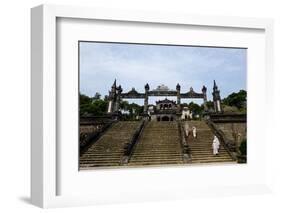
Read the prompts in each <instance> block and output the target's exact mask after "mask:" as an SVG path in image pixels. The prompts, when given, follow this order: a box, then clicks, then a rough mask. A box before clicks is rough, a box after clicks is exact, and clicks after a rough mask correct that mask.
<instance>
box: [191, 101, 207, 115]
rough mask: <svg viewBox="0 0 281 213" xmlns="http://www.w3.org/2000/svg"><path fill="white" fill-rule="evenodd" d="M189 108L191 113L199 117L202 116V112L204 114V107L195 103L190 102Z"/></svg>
mask: <svg viewBox="0 0 281 213" xmlns="http://www.w3.org/2000/svg"><path fill="white" fill-rule="evenodd" d="M188 108H189V110H190V111H191V112H193V113H194V114H198V115H201V114H202V112H203V109H204V108H203V106H200V105H198V104H196V103H194V102H190V103H189V104H188Z"/></svg>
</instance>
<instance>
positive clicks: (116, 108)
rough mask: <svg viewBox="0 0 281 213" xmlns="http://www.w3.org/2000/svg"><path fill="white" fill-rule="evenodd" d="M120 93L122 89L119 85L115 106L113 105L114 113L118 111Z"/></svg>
mask: <svg viewBox="0 0 281 213" xmlns="http://www.w3.org/2000/svg"><path fill="white" fill-rule="evenodd" d="M122 91H123V89H122V87H121V85H119V87H118V88H117V96H116V104H115V110H114V111H115V112H118V111H119V107H120V103H121V93H122Z"/></svg>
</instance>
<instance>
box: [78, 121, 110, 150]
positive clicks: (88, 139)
mask: <svg viewBox="0 0 281 213" xmlns="http://www.w3.org/2000/svg"><path fill="white" fill-rule="evenodd" d="M113 123H114V121H110V122H108V123H106V124H104V125H103V126H102V128H100V129H98V130H97V131H95V132H92V133H83V134H80V139H79V140H80V141H79V149H80V155H82V154H83V153H85V152H86V151H87V149H88V148H89V147H90V146H92V145H93V144H94V143H95V142H97V140H98V139H99V138H100V137H101V136H102V135H103V134H104V132H105V131H106V130H107V129H109V127H111V125H112V124H113Z"/></svg>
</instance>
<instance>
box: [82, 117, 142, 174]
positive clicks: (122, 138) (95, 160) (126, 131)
mask: <svg viewBox="0 0 281 213" xmlns="http://www.w3.org/2000/svg"><path fill="white" fill-rule="evenodd" d="M139 125H140V122H139V121H119V122H117V123H114V124H113V125H112V126H111V127H110V128H109V129H108V130H107V131H106V132H105V133H104V135H102V136H101V137H100V138H99V139H98V141H96V142H95V143H94V144H93V145H92V146H90V147H89V149H88V150H87V151H86V152H85V153H83V154H82V156H80V162H79V163H80V169H87V168H91V167H107V166H119V165H120V159H121V157H122V156H123V150H124V149H123V148H124V144H125V143H127V142H129V140H130V139H131V137H132V135H133V134H134V131H135V130H136V128H137V127H138V126H139Z"/></svg>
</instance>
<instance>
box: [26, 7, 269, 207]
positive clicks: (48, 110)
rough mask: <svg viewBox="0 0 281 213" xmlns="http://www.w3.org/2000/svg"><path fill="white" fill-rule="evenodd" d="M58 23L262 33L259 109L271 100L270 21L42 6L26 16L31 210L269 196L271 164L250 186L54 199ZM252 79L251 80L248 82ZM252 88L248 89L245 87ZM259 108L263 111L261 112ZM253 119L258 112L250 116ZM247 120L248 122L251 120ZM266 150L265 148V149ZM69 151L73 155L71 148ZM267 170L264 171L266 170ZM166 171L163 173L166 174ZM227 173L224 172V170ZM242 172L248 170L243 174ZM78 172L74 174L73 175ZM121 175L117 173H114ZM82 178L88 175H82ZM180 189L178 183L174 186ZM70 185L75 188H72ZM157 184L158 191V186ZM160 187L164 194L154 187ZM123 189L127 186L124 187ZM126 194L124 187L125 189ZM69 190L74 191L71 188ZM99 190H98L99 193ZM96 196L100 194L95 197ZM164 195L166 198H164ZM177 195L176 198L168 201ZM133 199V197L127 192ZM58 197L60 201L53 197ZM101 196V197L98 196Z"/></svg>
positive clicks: (57, 169)
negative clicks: (28, 26) (33, 207)
mask: <svg viewBox="0 0 281 213" xmlns="http://www.w3.org/2000/svg"><path fill="white" fill-rule="evenodd" d="M59 18H64V19H80V20H86V19H87V20H108V21H119V22H121V23H122V22H134V23H153V24H155V25H168V26H173V25H174V26H179V25H180V26H200V27H203V28H204V27H206V28H220V29H222V28H224V29H227V30H229V31H231V30H234V29H238V30H239V29H242V30H244V29H245V30H251V29H253V30H260V31H263V35H264V38H263V40H264V41H265V48H264V54H265V58H264V65H265V67H264V69H262V70H263V71H262V73H261V74H262V75H264V76H265V77H266V78H265V79H263V80H264V84H265V90H266V91H265V93H264V94H262V95H263V97H264V98H266V103H263V104H264V105H263V106H265V105H266V106H269V107H270V106H272V105H273V102H274V97H273V96H270V95H268V94H269V93H270V91H272V90H273V84H272V82H273V80H272V79H273V78H274V76H273V61H272V60H273V21H272V20H271V19H256V18H240V17H216V16H203V15H188V14H173V13H169V14H166V13H163V14H160V13H152V12H146V11H122V10H111V9H96V8H83V7H81V8H80V7H73V6H53V5H41V6H38V7H35V8H32V10H31V26H32V29H31V43H32V45H31V57H32V62H31V65H32V66H31V69H32V70H31V73H32V76H31V82H32V88H31V90H32V91H31V98H32V103H31V112H32V113H31V114H32V115H31V131H32V133H31V140H32V143H31V201H32V203H33V204H35V205H37V206H40V207H43V208H47V207H59V206H76V205H91V204H97V203H116V202H129V201H133V202H137V201H142V200H165V199H177V198H188V197H197V196H213V195H216V194H218V193H219V194H220V195H233V194H236V195H241V194H252V193H264V192H269V191H270V188H271V182H270V180H271V172H270V169H269V168H270V166H269V163H268V162H270V161H268V162H266V164H265V165H264V167H263V171H264V172H265V173H266V178H263V179H262V180H261V181H259V182H254V184H249V181H248V182H245V184H235V183H230V184H226V185H219V186H210V187H209V188H206V187H201V186H200V183H193V188H189V190H187V188H184V187H183V190H181V189H179V188H177V187H175V186H173V185H171V186H170V187H166V188H165V186H164V184H163V183H159V185H158V188H157V187H156V188H155V189H153V190H154V191H153V192H151V193H149V194H145V192H140V194H139V195H136V196H129V197H127V196H120V195H119V194H118V193H115V192H114V193H110V194H108V193H106V192H105V193H104V194H103V195H101V196H100V197H98V196H94V195H93V196H89V195H86V194H85V195H83V193H82V194H79V195H76V194H73V195H72V194H67V195H64V194H60V193H58V188H59V187H58V184H61V182H60V181H59V178H60V177H59V175H58V174H59V173H60V169H61V167H60V166H58V159H59V158H60V156H58V155H59V154H60V153H59V152H58V146H57V139H58V134H59V133H58V132H57V116H58V114H57V113H58V112H57V107H58V100H57V92H58V91H57V88H58V86H59V84H60V82H59V81H58V79H57V45H58V44H57V40H56V37H57V33H58V32H57V27H58V26H57V21H58V19H59ZM249 77H250V78H251V76H249ZM250 87H253V85H250ZM263 106H262V107H263ZM255 113H258V112H257V111H255V112H253V113H252V116H253V114H255ZM250 119H251V117H250ZM262 119H263V122H264V124H265V127H266V134H267V135H266V136H265V137H266V138H268V135H269V129H268V127H269V125H268V123H269V122H270V119H271V118H265V117H263V118H262ZM266 146H268V145H266ZM69 149H72V148H71V147H70V148H69ZM73 149H74V148H73ZM269 156H270V155H269V153H266V154H265V156H264V157H265V158H266V159H268V158H269ZM266 168H267V169H266ZM168 169H169V168H165V169H164V170H166V171H167V170H168ZM225 169H226V170H227V167H225ZM246 169H247V168H246ZM182 170H183V168H177V172H175V174H173V175H172V176H170V178H174V179H175V178H177V177H178V176H179V175H180V174H181V172H182ZM77 172H78V171H77ZM117 172H119V174H120V175H122V174H121V173H122V171H121V170H120V171H117ZM141 172H142V174H139V175H140V177H142V175H143V174H145V173H147V172H153V174H157V175H158V176H159V177H161V174H162V175H163V168H162V169H160V168H155V169H142V171H141ZM84 175H91V174H90V173H89V174H84ZM107 175H108V176H110V175H111V176H112V177H113V176H114V172H112V173H111V172H108V174H107ZM179 182H180V184H183V183H181V180H179ZM73 184H74V185H75V184H77V183H73ZM161 184H162V185H161ZM161 186H163V189H162V190H161V189H159V187H161ZM124 187H125V188H126V186H124ZM127 187H128V188H129V186H127ZM73 189H75V187H74V186H73ZM98 190H100V189H98ZM98 192H99V193H101V191H98ZM169 192H171V194H170V195H169ZM174 192H177V196H175V195H174V196H173V195H172V194H174ZM132 193H133V192H132ZM58 194H60V195H58ZM101 194H102V193H101Z"/></svg>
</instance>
